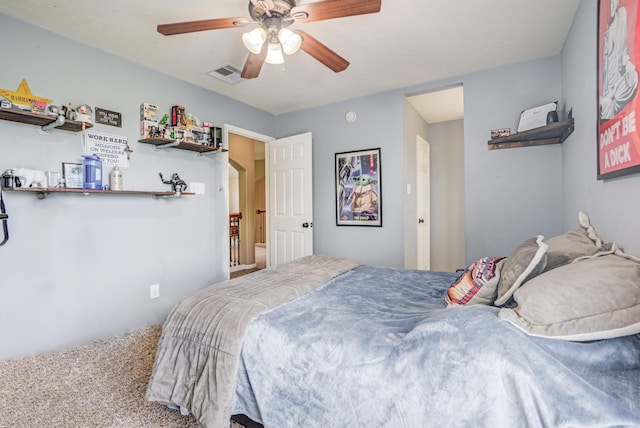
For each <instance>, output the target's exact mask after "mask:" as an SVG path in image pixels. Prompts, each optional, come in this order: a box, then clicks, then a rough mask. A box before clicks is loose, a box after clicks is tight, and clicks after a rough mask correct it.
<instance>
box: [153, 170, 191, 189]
mask: <svg viewBox="0 0 640 428" xmlns="http://www.w3.org/2000/svg"><path fill="white" fill-rule="evenodd" d="M159 174H160V180H162V182H163V183H164V184H171V189H172V190H173V191H174V192H177V193H181V192H184V191H185V190H187V183H185V182H184V180H182V179H181V178H180V176H179V175H178V173H177V172H174V173H173V174H172V175H171V179H170V180H165V179H164V177H163V176H162V173H159Z"/></svg>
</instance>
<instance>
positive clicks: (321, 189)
mask: <svg viewBox="0 0 640 428" xmlns="http://www.w3.org/2000/svg"><path fill="white" fill-rule="evenodd" d="M460 83H462V84H463V86H464V108H465V118H464V167H465V179H464V187H465V202H464V206H465V230H466V239H465V246H466V262H467V263H469V262H470V261H473V260H476V259H478V258H480V257H483V256H488V255H509V253H510V252H511V250H512V249H513V248H515V247H516V246H517V245H518V244H519V243H520V242H522V241H523V240H525V239H527V238H529V237H530V236H533V235H536V234H543V235H545V236H553V235H555V234H558V233H560V232H561V231H562V146H560V145H553V146H539V147H526V148H518V149H505V150H494V151H489V150H488V149H487V141H488V140H489V138H490V131H491V129H493V128H504V127H510V128H511V129H512V131H513V132H515V130H516V128H517V125H518V120H519V118H520V112H521V111H522V110H524V109H526V108H530V107H534V106H537V105H541V104H545V103H548V102H550V101H556V100H559V99H560V97H561V88H560V57H559V56H558V57H551V58H543V59H539V60H535V61H529V62H524V63H519V64H515V65H511V66H507V67H501V68H496V69H492V70H486V71H483V72H478V73H473V74H469V75H465V76H458V77H453V78H451V79H446V80H442V81H438V82H431V83H427V84H424V85H420V86H415V87H411V88H406V89H403V90H397V91H390V92H385V93H381V94H376V95H371V96H367V97H362V98H358V99H353V100H349V101H344V102H340V103H335V104H331V105H328V106H322V107H317V108H312V109H308V110H302V111H297V112H294V113H289V114H284V115H280V116H278V118H277V122H278V130H277V132H278V135H279V136H286V135H292V134H296V133H299V132H303V131H305V130H306V131H311V132H312V133H313V157H314V158H313V167H314V187H313V190H314V199H315V204H314V230H315V234H314V249H315V251H316V252H317V253H320V254H330V255H337V256H342V257H355V258H358V259H360V260H363V261H365V262H367V263H373V264H384V265H390V266H403V253H404V247H403V245H404V243H403V240H402V237H403V236H404V230H405V224H404V220H405V212H404V205H403V198H404V194H405V184H406V183H405V181H404V178H405V170H406V169H409V168H411V166H410V165H409V163H411V162H413V159H415V156H413V155H412V154H411V153H406V154H405V150H409V148H408V147H410V145H409V144H406V145H405V135H404V133H405V132H406V129H405V127H406V126H407V125H406V123H405V121H404V120H403V116H404V113H405V110H406V106H405V96H406V95H407V94H415V93H420V92H425V91H428V90H431V89H436V88H441V87H450V86H453V85H458V84H460ZM349 110H355V111H356V112H357V113H358V120H357V121H356V122H355V123H352V124H349V123H347V122H346V121H345V120H344V114H345V113H346V112H347V111H349ZM425 137H426V136H425ZM409 138H410V139H413V141H415V135H413V136H410V137H409ZM370 147H381V148H382V152H381V157H382V204H383V207H382V210H383V225H384V227H383V228H382V229H380V228H377V229H376V228H371V227H341V226H336V225H335V215H334V211H333V210H334V203H333V198H334V196H333V195H334V178H333V176H334V168H333V162H334V154H335V153H336V152H343V151H348V150H355V149H365V148H370ZM414 187H415V186H414ZM437 203H438V201H437V200H432V201H431V204H432V205H435V204H437ZM431 251H432V252H433V251H438V249H437V248H432V249H431Z"/></svg>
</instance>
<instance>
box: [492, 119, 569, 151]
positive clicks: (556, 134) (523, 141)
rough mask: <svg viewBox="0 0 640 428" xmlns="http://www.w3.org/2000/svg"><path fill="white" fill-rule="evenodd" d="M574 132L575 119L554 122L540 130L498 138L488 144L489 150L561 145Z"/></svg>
mask: <svg viewBox="0 0 640 428" xmlns="http://www.w3.org/2000/svg"><path fill="white" fill-rule="evenodd" d="M572 132H573V118H569V119H567V120H563V121H562V122H554V123H551V124H549V125H546V126H542V127H540V128H535V129H530V130H529V131H524V132H518V133H517V134H512V135H508V136H506V137H498V138H494V139H492V140H489V141H488V142H487V144H488V146H489V150H497V149H510V148H514V147H529V146H542V145H546V144H560V143H562V142H563V141H564V140H566V139H567V137H568V136H569V135H571V133H572Z"/></svg>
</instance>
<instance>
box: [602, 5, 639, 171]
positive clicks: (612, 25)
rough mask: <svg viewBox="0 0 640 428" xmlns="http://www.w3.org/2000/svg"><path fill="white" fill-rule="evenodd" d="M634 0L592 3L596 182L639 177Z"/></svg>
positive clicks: (637, 60) (637, 35)
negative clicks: (594, 9) (595, 58)
mask: <svg viewBox="0 0 640 428" xmlns="http://www.w3.org/2000/svg"><path fill="white" fill-rule="evenodd" d="M639 10H640V8H639V7H638V1H637V0H599V1H598V138H597V140H598V148H597V150H598V179H599V180H603V179H608V178H614V177H619V176H622V175H626V174H632V173H638V172H640V133H639V132H638V127H637V125H636V120H640V117H638V115H639V113H638V110H639V109H640V106H639V105H638V103H639V101H640V100H639V99H638V65H639V64H640V30H639V28H638V22H639V21H638V12H639Z"/></svg>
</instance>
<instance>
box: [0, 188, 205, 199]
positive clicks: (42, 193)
mask: <svg viewBox="0 0 640 428" xmlns="http://www.w3.org/2000/svg"><path fill="white" fill-rule="evenodd" d="M2 190H4V191H9V192H27V193H34V194H35V195H36V197H37V198H38V199H44V198H45V197H46V196H47V195H48V194H49V193H65V194H76V195H85V196H88V195H92V194H102V195H151V196H153V197H155V198H179V197H181V196H184V195H187V196H190V195H195V193H193V192H174V191H171V190H169V191H154V190H151V191H148V190H91V189H70V188H66V187H64V188H61V187H52V188H42V187H13V188H12V187H5V188H3V189H2Z"/></svg>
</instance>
